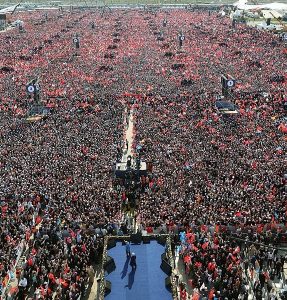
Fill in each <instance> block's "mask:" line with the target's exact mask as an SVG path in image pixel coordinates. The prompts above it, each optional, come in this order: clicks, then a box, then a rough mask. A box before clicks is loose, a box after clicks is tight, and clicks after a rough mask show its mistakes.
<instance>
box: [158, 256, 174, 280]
mask: <svg viewBox="0 0 287 300" xmlns="http://www.w3.org/2000/svg"><path fill="white" fill-rule="evenodd" d="M160 268H161V269H162V271H163V272H164V273H165V274H166V275H168V276H170V275H171V272H172V267H171V265H170V264H169V262H168V259H167V257H166V254H165V253H163V254H162V255H161V265H160Z"/></svg>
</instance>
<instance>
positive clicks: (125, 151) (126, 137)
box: [122, 106, 134, 162]
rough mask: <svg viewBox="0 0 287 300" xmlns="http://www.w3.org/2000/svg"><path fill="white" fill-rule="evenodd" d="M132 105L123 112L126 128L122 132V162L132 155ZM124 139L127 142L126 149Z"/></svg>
mask: <svg viewBox="0 0 287 300" xmlns="http://www.w3.org/2000/svg"><path fill="white" fill-rule="evenodd" d="M133 108H134V106H132V107H131V110H130V111H128V108H127V109H126V112H125V120H127V121H128V122H127V123H128V124H127V130H126V132H125V134H124V141H123V157H122V162H127V158H128V156H129V155H131V156H133V149H132V146H133V143H134V111H133ZM126 141H127V142H128V149H127V147H126Z"/></svg>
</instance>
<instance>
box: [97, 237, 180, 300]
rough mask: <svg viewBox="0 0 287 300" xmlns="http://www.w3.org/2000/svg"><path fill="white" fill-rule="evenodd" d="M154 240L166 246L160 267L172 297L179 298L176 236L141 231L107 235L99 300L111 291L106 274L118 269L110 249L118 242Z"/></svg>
mask: <svg viewBox="0 0 287 300" xmlns="http://www.w3.org/2000/svg"><path fill="white" fill-rule="evenodd" d="M152 240H156V241H157V242H158V243H159V244H161V245H163V246H165V249H166V250H165V252H164V253H163V254H162V255H161V265H160V266H159V267H160V269H161V270H162V271H163V272H164V273H165V274H166V275H167V277H166V279H165V285H166V288H167V289H168V290H169V291H170V292H171V294H172V298H173V299H177V286H176V276H175V273H174V268H175V262H174V236H173V235H170V234H148V235H145V236H143V235H142V233H141V232H137V233H135V234H131V235H125V236H105V238H104V249H103V257H102V267H101V273H100V276H99V277H100V278H99V280H100V287H99V297H98V299H99V300H104V299H105V297H106V296H107V295H108V294H109V293H110V292H111V290H112V284H111V282H110V281H109V280H107V279H106V275H108V274H109V273H111V272H113V271H114V270H115V269H116V265H115V262H114V259H113V258H112V257H111V256H109V255H108V250H109V249H111V248H113V247H116V243H117V242H122V245H124V244H125V242H127V241H128V242H130V243H131V245H133V244H137V245H140V244H147V243H149V242H150V241H152Z"/></svg>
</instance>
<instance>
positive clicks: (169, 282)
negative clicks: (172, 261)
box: [165, 276, 171, 292]
mask: <svg viewBox="0 0 287 300" xmlns="http://www.w3.org/2000/svg"><path fill="white" fill-rule="evenodd" d="M165 287H166V289H167V290H168V291H169V292H171V277H170V276H168V277H166V278H165Z"/></svg>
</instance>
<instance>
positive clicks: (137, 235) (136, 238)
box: [131, 232, 142, 244]
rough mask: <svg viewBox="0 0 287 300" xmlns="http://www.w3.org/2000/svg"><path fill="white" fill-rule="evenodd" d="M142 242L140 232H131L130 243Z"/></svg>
mask: <svg viewBox="0 0 287 300" xmlns="http://www.w3.org/2000/svg"><path fill="white" fill-rule="evenodd" d="M141 242H142V234H141V233H140V232H138V233H133V234H131V243H132V244H140V243H141Z"/></svg>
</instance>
